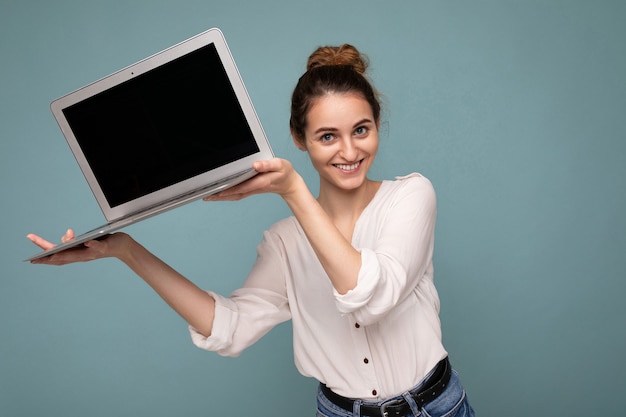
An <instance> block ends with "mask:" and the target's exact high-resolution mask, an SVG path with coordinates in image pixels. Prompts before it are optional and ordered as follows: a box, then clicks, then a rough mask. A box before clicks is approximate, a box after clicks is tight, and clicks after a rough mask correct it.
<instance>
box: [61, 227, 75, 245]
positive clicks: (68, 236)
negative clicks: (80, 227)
mask: <svg viewBox="0 0 626 417" xmlns="http://www.w3.org/2000/svg"><path fill="white" fill-rule="evenodd" d="M72 239H74V231H73V230H72V229H67V230H66V231H65V234H64V235H63V237H62V238H61V242H62V243H65V242H69V241H70V240H72Z"/></svg>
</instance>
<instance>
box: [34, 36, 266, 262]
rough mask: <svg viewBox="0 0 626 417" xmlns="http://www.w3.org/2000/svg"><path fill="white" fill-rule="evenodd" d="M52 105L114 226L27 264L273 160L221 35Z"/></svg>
mask: <svg viewBox="0 0 626 417" xmlns="http://www.w3.org/2000/svg"><path fill="white" fill-rule="evenodd" d="M50 108H51V110H52V114H53V115H54V117H55V118H56V120H57V122H58V124H59V127H60V128H61V131H62V132H63V135H64V136H65V138H66V140H67V143H68V144H69V147H70V149H71V151H72V153H73V154H74V157H75V158H76V161H77V162H78V165H79V166H80V168H81V170H82V172H83V174H84V176H85V179H86V180H87V182H88V183H89V186H90V188H91V190H92V192H93V194H94V196H95V198H96V201H97V202H98V204H99V206H100V208H101V209H102V212H103V214H104V217H105V218H106V221H107V223H106V224H105V225H103V226H100V227H97V228H94V229H93V230H90V231H89V232H86V233H83V234H81V235H79V236H77V237H76V239H74V240H72V241H71V242H67V243H62V244H60V245H58V246H56V247H54V248H52V249H49V250H46V251H43V252H40V253H38V254H36V255H34V256H32V257H30V258H28V259H26V260H27V261H29V260H33V259H37V258H41V257H45V256H48V255H51V254H53V253H56V252H59V251H62V250H65V249H68V248H70V247H72V246H76V245H80V244H82V243H84V242H86V241H88V240H92V239H98V238H101V237H104V236H106V235H108V234H109V233H111V232H114V231H116V230H119V229H121V228H123V227H126V226H129V225H131V224H134V223H137V222H139V221H141V220H144V219H147V218H149V217H152V216H155V215H157V214H159V213H163V212H165V211H167V210H171V209H173V208H175V207H179V206H181V205H183V204H186V203H190V202H192V201H195V200H198V199H201V198H203V197H205V196H208V195H210V194H214V193H217V192H219V191H221V190H224V189H226V188H229V187H232V186H233V185H236V184H238V183H241V182H243V181H245V180H247V179H249V178H252V177H253V176H254V175H255V174H256V172H255V171H254V170H253V169H252V163H253V162H254V161H256V160H260V159H270V158H272V157H273V152H272V150H271V147H270V144H269V142H268V140H267V138H266V136H265V133H264V131H263V128H262V126H261V123H260V121H259V119H258V117H257V114H256V112H255V110H254V107H253V105H252V102H251V100H250V97H249V96H248V93H247V91H246V88H245V86H244V84H243V81H242V79H241V76H240V74H239V71H238V70H237V67H236V65H235V62H234V60H233V57H232V55H231V53H230V51H229V49H228V46H227V44H226V41H225V39H224V36H223V34H222V32H221V31H220V30H219V29H215V28H214V29H210V30H208V31H206V32H203V33H201V34H199V35H196V36H194V37H192V38H190V39H188V40H186V41H184V42H181V43H179V44H177V45H174V46H172V47H170V48H168V49H165V50H164V51H161V52H159V53H157V54H155V55H152V56H150V57H148V58H146V59H144V60H142V61H139V62H137V63H135V64H133V65H130V66H129V67H126V68H124V69H122V70H120V71H117V72H115V73H113V74H111V75H109V76H107V77H105V78H102V79H100V80H98V81H96V82H94V83H92V84H89V85H87V86H85V87H83V88H81V89H79V90H76V91H74V92H72V93H70V94H67V95H65V96H63V97H61V98H59V99H57V100H54V101H53V102H52V103H51V105H50Z"/></svg>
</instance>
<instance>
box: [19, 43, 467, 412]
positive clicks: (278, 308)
mask: <svg viewBox="0 0 626 417" xmlns="http://www.w3.org/2000/svg"><path fill="white" fill-rule="evenodd" d="M366 68H367V61H366V59H365V57H364V56H362V55H361V54H360V53H359V52H358V51H357V50H356V49H355V48H354V47H353V46H351V45H343V46H340V47H322V48H318V49H317V50H316V51H315V52H314V53H313V54H312V55H311V56H310V57H309V61H308V64H307V71H306V73H305V74H304V75H303V76H302V77H301V78H300V79H299V81H298V84H297V86H296V88H295V90H294V92H293V96H292V104H291V119H290V129H291V134H292V136H293V140H294V143H295V145H296V146H297V147H298V148H299V149H301V150H303V151H306V152H308V155H309V157H310V159H311V162H312V164H313V166H314V167H315V169H316V170H317V172H318V173H319V178H320V187H319V190H320V191H319V195H318V196H317V198H316V197H314V196H313V195H312V194H311V192H310V191H309V189H308V187H307V185H306V184H305V182H304V181H303V179H302V177H301V176H300V175H299V174H298V173H297V172H296V171H295V170H294V168H293V166H292V165H291V164H290V163H289V162H288V161H286V160H283V159H278V158H276V159H272V160H268V161H257V162H255V163H254V169H255V170H256V171H258V173H259V174H258V175H257V176H255V177H254V178H252V179H251V180H248V181H247V182H245V183H242V184H240V185H238V186H236V187H234V188H231V189H229V190H226V191H223V192H222V193H220V194H218V195H215V196H212V197H209V198H207V200H213V201H215V200H238V199H242V198H245V197H247V196H249V195H252V194H257V193H276V194H278V195H280V196H281V197H282V198H283V199H284V201H285V202H286V203H287V205H288V206H289V208H290V209H291V211H292V212H293V216H292V217H289V218H287V219H284V220H282V221H280V222H278V223H276V224H274V225H273V226H272V227H271V228H270V229H269V230H268V231H266V232H265V233H264V236H263V241H262V242H261V243H260V244H259V246H258V258H257V261H256V263H255V265H254V267H253V269H252V271H251V273H250V275H249V276H248V278H247V280H246V281H245V283H244V285H243V287H242V288H241V289H239V290H236V291H234V292H233V293H232V294H231V295H230V297H223V296H221V295H219V294H216V293H213V292H207V291H203V290H201V289H199V288H198V287H197V286H195V285H194V284H193V283H191V282H190V281H188V280H187V279H186V278H184V277H183V276H181V275H180V274H178V273H177V272H176V271H174V270H173V269H172V268H170V267H169V266H168V265H166V264H165V263H163V262H162V261H161V260H159V259H158V258H156V257H155V256H154V255H152V254H151V253H150V252H148V251H147V250H146V249H145V248H143V247H142V246H141V245H139V243H137V242H136V241H134V240H133V239H132V238H131V237H130V236H128V235H127V234H125V233H115V234H113V235H111V236H110V237H108V238H107V239H105V240H101V241H91V242H87V243H85V245H84V247H81V248H75V249H70V250H67V251H64V252H60V253H57V254H55V255H52V256H50V257H48V258H44V259H41V260H38V261H35V262H34V263H44V264H52V265H62V264H66V263H71V262H79V261H87V260H92V259H97V258H104V257H116V258H118V259H120V260H121V261H122V262H124V263H125V264H127V265H128V266H129V267H130V268H131V269H132V270H133V271H135V272H136V273H137V274H138V275H139V276H140V277H141V278H142V279H144V280H145V281H146V283H148V284H149V285H150V286H151V287H152V288H153V289H154V290H155V291H156V292H157V293H158V294H159V295H160V296H161V297H162V298H163V299H164V300H165V301H166V302H167V303H168V304H169V305H170V306H171V307H172V308H173V309H174V310H176V311H177V312H178V313H179V314H180V315H181V316H182V317H183V318H184V319H185V320H187V322H188V323H189V328H190V332H191V337H192V340H193V342H194V343H195V344H196V345H197V346H199V347H201V348H204V349H207V350H211V351H217V352H219V353H220V354H222V355H232V356H235V355H237V354H239V353H240V352H241V351H242V350H243V349H245V348H246V347H248V346H250V345H251V344H253V343H254V342H256V341H257V340H258V339H259V338H260V337H262V336H263V335H264V334H265V333H267V332H268V331H269V330H270V329H271V328H272V327H273V326H275V325H277V324H278V323H280V322H283V321H286V320H288V319H291V320H292V323H293V337H294V353H295V362H296V366H297V368H298V369H299V371H300V372H301V373H302V374H303V375H306V376H309V377H314V378H316V379H317V380H318V381H320V388H319V390H318V397H317V398H318V409H317V415H318V416H327V417H335V416H342V417H343V416H346V417H347V416H418V415H425V416H444V415H445V416H473V415H474V413H473V411H472V409H471V407H470V405H469V403H468V401H467V397H466V394H465V391H464V389H463V387H462V386H461V384H460V382H459V379H458V375H457V373H456V372H455V371H454V370H452V369H451V367H450V363H449V361H448V359H447V352H446V350H445V349H444V347H443V345H442V342H441V326H440V322H439V316H438V313H439V298H438V295H437V291H436V289H435V286H434V284H433V265H432V255H433V240H434V228H435V216H436V201H435V193H434V190H433V188H432V185H431V183H430V182H429V181H428V180H427V179H426V178H425V177H423V176H421V175H419V174H410V175H407V176H404V177H398V178H396V179H395V180H393V181H382V182H380V181H373V180H371V179H369V178H368V177H367V174H368V171H369V168H370V166H371V165H372V164H373V162H374V158H375V157H376V153H377V151H378V140H379V139H378V128H379V126H380V104H379V100H378V95H377V93H376V91H375V90H374V88H373V87H372V85H371V84H370V82H369V81H368V80H367V78H366V77H365V70H366ZM73 236H74V235H73V232H72V231H71V230H68V232H67V233H66V234H65V236H64V237H63V240H67V239H72V238H73ZM28 237H29V239H31V240H32V241H33V242H34V243H35V244H37V245H38V246H40V247H41V248H43V249H47V248H49V247H51V246H53V244H52V243H50V242H48V241H46V240H44V239H42V238H40V237H39V236H36V235H32V234H31V235H29V236H28Z"/></svg>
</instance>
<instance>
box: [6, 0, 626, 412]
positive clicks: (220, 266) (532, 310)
mask: <svg viewBox="0 0 626 417" xmlns="http://www.w3.org/2000/svg"><path fill="white" fill-rule="evenodd" d="M625 21H626V3H625V2H623V1H618V0H616V1H610V0H599V1H595V2H590V1H575V0H542V1H538V0H529V1H513V0H509V1H507V0H504V1H496V0H492V1H489V0H476V1H460V0H458V1H456V0H444V1H425V0H412V1H407V0H394V1H387V2H383V1H377V2H374V1H354V0H342V1H327V0H320V1H315V2H313V1H307V2H298V1H292V0H289V1H287V0H276V1H257V0H247V1H238V2H228V1H211V0H205V1H185V0H176V1H166V0H142V1H139V0H137V1H120V0H111V1H106V2H105V1H85V0H76V1H73V0H61V1H55V2H47V1H32V0H31V1H28V0H26V1H11V0H1V1H0V62H1V63H0V161H1V162H0V172H1V177H0V187H1V188H0V192H1V213H2V216H1V219H0V222H1V229H0V230H1V231H2V238H3V239H2V240H3V242H2V244H1V246H2V250H1V251H0V264H1V265H2V267H1V268H2V270H1V271H2V272H1V278H0V415H2V416H7V417H18V416H24V417H26V416H27V417H33V416H42V417H49V416H64V417H72V416H81V417H82V416H90V417H98V416H150V417H160V416H184V415H189V416H219V415H242V416H284V417H287V416H289V417H291V416H301V415H309V416H312V415H314V404H315V389H316V382H315V381H312V380H310V379H307V378H305V377H302V376H300V375H299V374H298V372H297V371H296V369H295V366H294V364H293V355H292V345H291V328H290V325H289V323H285V324H284V325H281V326H279V327H277V328H276V329H274V330H273V331H272V332H270V334H269V335H267V337H265V338H264V339H262V340H261V341H260V342H259V343H258V344H256V345H255V346H253V347H252V348H250V349H249V350H247V351H246V352H244V353H243V354H242V355H241V356H240V357H239V358H235V359H233V358H223V357H220V356H218V355H216V354H214V353H210V352H204V351H201V350H199V349H197V348H196V347H194V346H193V345H192V343H191V341H190V339H189V336H188V332H187V327H186V324H185V323H184V322H183V320H182V319H180V318H179V317H178V316H177V315H176V314H175V313H174V312H172V311H171V310H170V309H169V308H168V307H167V306H166V305H165V304H164V303H163V302H162V301H161V300H160V299H159V298H158V297H157V296H156V295H155V294H154V293H153V292H152V290H150V289H149V288H148V287H147V286H146V285H145V284H144V283H143V282H142V281H141V280H139V279H138V278H136V277H135V276H134V275H133V274H132V273H131V272H129V271H128V270H127V269H125V268H124V267H123V266H122V265H120V263H119V262H117V261H114V260H102V261H98V262H94V263H90V264H78V265H71V266H67V267H62V268H55V267H46V266H40V265H30V264H28V263H25V262H22V259H24V258H25V257H27V256H29V255H31V254H32V253H34V252H36V250H35V248H34V247H32V245H31V244H30V242H28V241H27V240H26V239H25V235H26V234H27V233H28V232H37V233H40V234H42V235H44V236H46V237H49V238H51V239H55V240H57V239H58V238H59V237H60V236H61V234H62V233H63V232H64V231H65V228H67V227H70V226H71V227H74V228H75V229H77V230H78V231H85V230H87V229H88V228H91V227H93V226H96V225H98V224H100V223H101V222H102V221H103V217H102V215H101V213H100V212H99V209H98V207H97V206H96V204H95V200H94V198H93V197H92V195H91V192H90V190H89V188H88V186H87V183H86V182H85V180H84V179H83V178H82V176H81V173H80V171H79V169H78V166H77V164H76V162H75V161H74V159H73V156H72V155H71V153H70V151H69V149H68V147H67V145H66V144H65V141H64V139H63V137H62V135H61V132H60V130H59V129H58V127H57V126H56V124H55V121H54V119H53V117H52V115H51V113H50V110H49V103H50V102H51V101H52V100H53V99H55V98H57V97H59V96H61V95H63V94H65V93H67V92H70V91H72V90H74V89H76V88H79V87H82V86H83V85H85V84H87V83H89V82H91V81H94V80H96V79H98V78H100V77H103V76H106V75H108V74H109V73H111V72H114V71H116V70H118V69H120V68H122V67H125V66H126V65H129V64H131V63H133V62H135V61H137V60H140V59H142V58H144V57H146V56H148V55H151V54H153V53H155V52H158V51H160V50H161V49H164V48H166V47H168V46H170V45H172V44H174V43H177V42H180V41H182V40H184V39H187V38H189V37H191V36H193V35H195V34H197V33H200V32H202V31H204V30H206V29H209V28H211V27H219V28H221V29H222V30H223V32H224V33H225V35H226V38H227V40H228V42H229V45H230V48H231V50H232V53H233V55H234V57H235V59H236V61H237V63H238V65H239V69H240V71H241V74H242V76H243V79H244V81H245V83H246V85H247V88H248V90H249V93H250V95H251V97H252V99H253V101H254V103H255V106H256V109H257V111H258V113H259V116H260V119H261V121H262V123H263V125H264V127H265V130H266V132H267V134H268V136H269V138H270V140H271V142H272V145H273V148H274V150H275V152H276V154H277V155H278V156H281V157H284V158H287V159H290V160H292V161H293V163H294V164H295V165H296V167H297V168H298V169H299V170H300V171H301V172H302V174H303V175H304V176H305V178H306V180H307V181H308V183H309V184H310V186H311V188H312V189H314V190H315V189H316V188H317V180H316V176H315V172H314V171H313V170H312V169H311V168H310V167H309V165H308V161H307V158H306V155H305V154H303V153H301V152H299V151H297V150H296V149H295V147H294V146H293V145H292V143H291V139H290V136H289V131H288V114H289V96H290V93H291V90H292V88H293V87H294V85H295V82H296V80H297V78H298V77H299V76H300V75H301V73H302V72H303V70H304V65H305V61H306V57H307V56H308V54H309V53H310V52H311V51H312V50H313V49H314V48H315V47H317V46H319V45H323V44H338V43H343V42H350V43H353V44H354V45H356V46H357V47H359V48H360V49H362V51H363V52H365V53H367V54H368V55H369V57H370V59H371V62H372V65H371V77H372V78H373V80H374V82H375V84H376V85H377V87H378V88H379V89H380V90H381V92H382V93H384V95H385V111H384V115H383V118H384V120H383V128H382V133H381V148H380V153H379V156H378V159H377V162H376V165H375V167H374V169H373V172H372V177H373V178H378V179H382V178H392V177H393V176H395V175H402V174H407V173H409V172H412V171H419V172H421V173H423V174H424V175H426V176H428V177H429V178H430V179H431V180H432V182H433V183H434V185H435V187H436V189H437V192H438V207H439V217H438V228H437V243H436V255H435V268H436V278H435V279H436V284H437V286H438V289H439V291H440V296H441V299H442V312H441V318H442V325H443V330H444V339H445V344H446V346H447V348H448V349H449V351H450V354H451V358H452V361H453V363H454V366H455V367H456V368H457V369H458V370H459V372H460V373H461V376H462V380H463V382H464V384H465V386H466V388H467V390H468V392H469V395H470V398H471V400H472V403H473V405H474V407H475V409H476V410H477V412H478V415H480V416H487V417H488V416H494V417H495V416H509V417H515V416H520V417H521V416H526V415H540V416H588V415H623V413H624V411H623V408H624V402H623V395H624V392H625V391H626V384H625V383H624V374H625V373H626V360H625V359H624V358H622V357H621V355H623V354H624V353H626V331H625V330H624V329H625V324H626V323H625V321H626V303H624V301H623V299H624V295H625V293H626V281H625V278H626V274H625V271H626V240H625V236H626V223H625V220H624V219H625V213H626V187H625V181H624V178H625V176H626V158H625V155H626V134H625V133H626V123H625V120H626V117H625V116H626V82H625V79H626V78H625V75H626V24H624V22H625ZM288 214H289V212H288V210H287V208H286V206H285V204H284V203H283V202H282V201H281V200H280V199H279V198H278V197H276V196H271V195H269V196H257V197H253V198H250V199H249V200H246V201H242V202H238V203H202V202H197V203H193V204H190V205H188V206H185V207H183V208H179V209H177V210H174V211H171V212H168V213H166V214H163V215H160V216H158V217H156V218H152V219H150V220H148V221H145V222H143V223H141V224H138V225H135V226H132V227H130V228H128V230H127V231H128V232H129V233H131V234H132V235H133V236H134V237H135V238H136V239H137V240H139V241H140V242H142V243H143V244H144V245H145V246H147V247H148V248H149V249H151V250H152V251H154V252H155V253H156V254H157V255H159V256H161V257H162V258H163V259H164V260H165V261H167V262H168V263H170V264H171V265H172V266H174V267H175V268H176V269H178V270H179V271H181V272H182V273H183V274H185V275H186V276H188V277H190V278H191V279H192V280H193V281H195V282H196V283H197V284H198V285H200V286H201V287H203V288H207V289H214V290H216V291H218V292H221V293H224V294H228V293H229V292H230V291H232V290H233V289H235V288H237V287H238V286H239V285H240V284H241V282H242V281H243V280H244V279H245V277H246V274H247V272H248V270H249V268H250V267H251V265H252V263H253V261H254V258H255V247H256V245H257V243H258V242H259V241H260V239H261V234H262V232H263V230H265V229H266V228H267V227H269V226H270V225H271V224H272V223H273V222H275V221H276V220H278V219H280V218H282V217H284V216H286V215H288ZM389 343H402V340H390V341H389Z"/></svg>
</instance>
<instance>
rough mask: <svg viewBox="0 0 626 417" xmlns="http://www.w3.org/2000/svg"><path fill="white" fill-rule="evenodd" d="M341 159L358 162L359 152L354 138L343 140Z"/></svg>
mask: <svg viewBox="0 0 626 417" xmlns="http://www.w3.org/2000/svg"><path fill="white" fill-rule="evenodd" d="M340 154H341V157H342V158H344V159H345V160H346V161H349V162H354V161H356V160H357V157H358V155H359V150H358V148H357V146H356V143H355V142H354V138H352V137H347V138H343V139H342V140H341V153H340Z"/></svg>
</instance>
